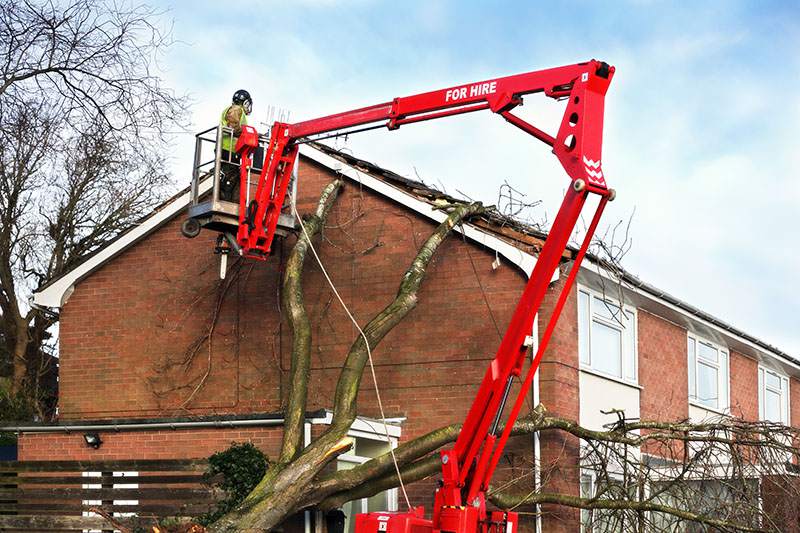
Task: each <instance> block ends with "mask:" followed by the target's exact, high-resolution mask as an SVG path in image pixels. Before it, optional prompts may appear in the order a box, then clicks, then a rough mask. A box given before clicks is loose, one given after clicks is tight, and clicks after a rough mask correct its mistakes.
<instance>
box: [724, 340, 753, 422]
mask: <svg viewBox="0 0 800 533" xmlns="http://www.w3.org/2000/svg"><path fill="white" fill-rule="evenodd" d="M729 355H730V358H731V359H730V369H731V375H730V395H731V414H732V415H733V416H738V417H740V418H743V419H745V420H758V363H757V362H756V361H755V360H754V359H751V358H749V357H746V356H744V355H742V354H740V353H738V352H734V351H733V350H731V351H730V352H729Z"/></svg>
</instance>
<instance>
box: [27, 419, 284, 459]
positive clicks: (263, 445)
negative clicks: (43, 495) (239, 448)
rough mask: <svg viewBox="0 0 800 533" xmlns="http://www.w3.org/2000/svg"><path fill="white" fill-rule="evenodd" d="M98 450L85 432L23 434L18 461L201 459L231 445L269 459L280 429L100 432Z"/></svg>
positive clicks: (271, 456) (279, 436)
mask: <svg viewBox="0 0 800 533" xmlns="http://www.w3.org/2000/svg"><path fill="white" fill-rule="evenodd" d="M100 438H101V439H102V440H103V444H102V445H101V446H100V448H98V449H96V450H95V449H94V448H90V447H88V446H86V443H85V442H84V440H83V433H82V432H75V433H71V434H68V435H67V434H61V433H59V434H51V433H48V434H31V433H27V434H24V435H23V436H22V437H21V438H20V439H19V458H20V460H25V461H36V460H42V461H47V460H50V461H52V460H62V461H116V460H123V459H200V458H206V457H209V456H210V455H212V454H214V453H215V452H218V451H222V450H225V449H227V448H228V447H229V446H230V445H231V443H232V442H251V443H253V444H254V445H255V446H257V447H258V448H260V449H261V450H262V451H263V452H264V453H266V454H267V456H268V457H270V458H274V457H275V456H276V455H277V453H278V451H279V448H280V439H281V431H280V428H277V427H265V428H236V429H232V428H231V429H217V428H209V429H179V430H159V431H127V432H119V433H117V432H101V433H100Z"/></svg>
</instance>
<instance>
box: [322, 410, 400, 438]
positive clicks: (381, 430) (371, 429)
mask: <svg viewBox="0 0 800 533" xmlns="http://www.w3.org/2000/svg"><path fill="white" fill-rule="evenodd" d="M396 420H397V418H387V419H386V426H384V425H383V422H381V421H380V420H374V419H370V418H366V417H363V416H359V417H356V419H355V421H354V422H353V425H351V426H350V432H348V433H354V436H358V435H357V433H364V434H366V435H369V436H373V435H384V436H385V435H386V433H389V436H390V437H394V438H400V436H401V434H402V428H401V427H400V426H399V425H395V424H392V421H396ZM309 422H310V423H311V424H320V425H323V426H329V425H330V424H331V422H333V412H331V411H329V410H327V409H326V410H325V416H323V417H319V418H312V419H310V420H309Z"/></svg>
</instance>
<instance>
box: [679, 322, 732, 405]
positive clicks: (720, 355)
mask: <svg viewBox="0 0 800 533" xmlns="http://www.w3.org/2000/svg"><path fill="white" fill-rule="evenodd" d="M687 351H688V353H689V363H688V365H689V400H691V401H692V402H694V403H696V404H697V405H699V406H701V407H705V408H707V409H714V410H716V411H725V410H727V409H728V404H729V401H728V373H729V370H728V352H727V350H725V349H724V348H722V347H720V346H718V345H716V344H714V343H712V342H710V341H706V340H703V339H701V338H700V337H696V336H695V335H692V334H691V333H690V334H689V335H688V337H687Z"/></svg>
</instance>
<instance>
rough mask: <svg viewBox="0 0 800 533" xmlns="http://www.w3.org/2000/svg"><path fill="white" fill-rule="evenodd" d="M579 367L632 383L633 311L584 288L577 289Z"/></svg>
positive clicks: (634, 359)
mask: <svg viewBox="0 0 800 533" xmlns="http://www.w3.org/2000/svg"><path fill="white" fill-rule="evenodd" d="M578 352H579V353H580V360H581V366H582V367H584V368H587V369H591V370H593V371H596V372H599V373H601V374H605V375H607V376H611V377H615V378H618V379H622V380H625V381H629V382H633V383H635V382H636V311H635V310H634V309H632V308H630V307H628V306H623V307H622V309H620V306H619V304H618V303H616V302H614V301H613V300H610V299H608V298H603V297H602V295H599V294H595V293H594V292H591V291H589V290H588V289H585V288H579V289H578Z"/></svg>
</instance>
